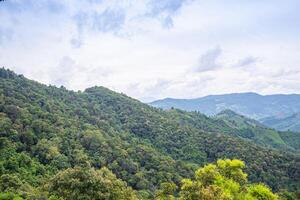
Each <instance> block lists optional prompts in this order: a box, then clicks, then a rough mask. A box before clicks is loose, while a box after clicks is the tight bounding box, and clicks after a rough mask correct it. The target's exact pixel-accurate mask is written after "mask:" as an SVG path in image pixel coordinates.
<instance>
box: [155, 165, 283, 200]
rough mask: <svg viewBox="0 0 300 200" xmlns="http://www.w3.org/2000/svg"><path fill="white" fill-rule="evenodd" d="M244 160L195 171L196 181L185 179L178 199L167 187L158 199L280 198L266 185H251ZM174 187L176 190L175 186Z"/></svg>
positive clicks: (224, 199) (269, 199) (159, 194)
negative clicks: (245, 171)
mask: <svg viewBox="0 0 300 200" xmlns="http://www.w3.org/2000/svg"><path fill="white" fill-rule="evenodd" d="M244 167H245V164H244V162H242V161H240V160H229V159H226V160H218V161H217V164H216V165H215V164H209V165H206V166H204V167H203V168H200V169H198V170H197V171H196V172H195V176H194V179H193V180H191V179H183V180H182V186H181V188H180V191H179V195H178V197H175V195H172V194H174V190H171V191H170V189H169V187H165V185H168V183H165V184H164V185H163V186H164V187H162V188H161V190H160V191H159V192H158V195H157V199H179V200H234V199H236V200H277V199H279V197H278V196H277V195H276V194H274V193H272V191H271V190H270V189H269V188H268V187H267V186H265V185H263V184H248V182H247V178H246V177H247V174H245V173H244V172H243V171H242V169H243V168H244ZM173 188H174V187H173Z"/></svg>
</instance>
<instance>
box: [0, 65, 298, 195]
mask: <svg viewBox="0 0 300 200" xmlns="http://www.w3.org/2000/svg"><path fill="white" fill-rule="evenodd" d="M0 119H1V120H0V155H1V157H0V176H1V179H0V191H1V195H0V199H51V200H58V199H60V200H63V199H64V200H68V199H75V200H76V199H81V200H83V199H154V198H162V199H174V198H181V199H184V198H183V197H182V195H183V196H186V198H185V199H199V198H198V197H197V196H195V197H192V196H193V193H192V192H191V193H189V191H188V192H186V191H185V192H184V191H179V190H178V189H176V188H181V189H183V190H185V189H184V188H189V187H184V186H185V184H191V188H193V189H195V190H197V191H198V189H199V187H200V186H199V185H201V184H204V182H203V181H204V180H203V179H202V178H203V177H202V176H200V178H199V175H197V176H196V175H195V176H196V177H194V172H195V171H196V170H197V169H198V170H197V171H196V174H197V172H199V170H200V169H202V170H209V169H207V168H205V167H204V168H200V169H199V167H203V166H205V165H207V164H208V163H212V162H216V161H217V160H218V159H240V160H243V161H244V162H245V166H244V163H242V164H241V161H239V162H237V163H238V164H237V166H236V167H237V168H238V170H237V171H238V172H239V173H240V172H241V169H240V168H241V167H245V168H243V169H244V171H245V173H247V174H248V177H247V181H248V180H249V183H257V182H260V183H261V185H252V186H251V185H250V186H246V185H244V184H246V183H245V182H243V183H242V182H239V181H236V182H230V181H231V178H232V177H230V176H228V173H229V174H230V170H229V172H228V173H227V172H226V173H225V172H224V171H222V169H221V168H222V167H221V168H220V166H221V165H222V164H220V162H221V163H222V161H218V163H219V164H217V165H207V166H215V167H213V169H214V170H215V171H214V172H212V171H210V172H211V173H213V174H218V176H217V175H216V176H214V177H215V178H212V179H209V180H208V182H210V183H211V184H207V185H206V186H207V187H206V186H205V187H204V186H203V187H201V188H200V189H201V191H202V189H203V192H208V193H209V192H212V193H216V191H214V189H216V190H218V191H220V193H218V194H220V195H223V193H222V189H224V188H225V189H226V192H225V193H226V194H227V193H228V192H229V193H230V195H231V192H230V191H231V190H229V189H228V188H227V186H228V187H230V186H229V185H228V184H225V183H227V181H229V182H230V184H232V185H233V186H235V187H239V188H244V189H245V188H246V189H245V190H247V191H249V195H248V197H249V198H248V197H247V199H262V198H258V197H255V195H254V196H253V195H252V193H251V191H254V193H255V191H256V190H257V191H265V192H266V193H268V194H270V195H271V196H272V195H274V196H272V198H273V197H274V199H277V198H279V197H278V196H277V195H275V194H273V193H272V192H271V190H270V189H272V190H273V191H274V192H276V193H278V194H279V196H281V197H280V198H283V199H297V196H296V195H299V189H300V188H299V187H300V182H299V180H300V156H299V149H300V147H299V144H298V143H297V141H299V137H300V136H299V135H300V134H299V135H298V134H297V133H292V134H289V132H283V133H281V132H277V131H275V130H273V129H268V128H264V127H260V126H258V127H256V126H253V124H251V123H250V125H244V126H243V127H240V126H239V125H237V124H236V122H234V121H232V120H231V121H230V120H228V119H227V120H226V119H224V118H222V117H220V118H209V117H207V116H205V115H203V114H201V113H199V112H185V111H181V110H177V109H171V110H167V111H164V110H161V109H158V108H154V107H151V106H148V105H146V104H143V103H141V102H139V101H137V100H135V99H132V98H130V97H128V96H126V95H124V94H119V93H116V92H113V91H111V90H109V89H106V88H103V87H93V88H88V89H86V90H85V91H83V92H82V91H78V92H74V91H70V90H67V89H66V88H64V87H63V86H62V87H60V88H57V87H55V86H46V85H43V84H40V83H37V82H35V81H32V80H29V79H27V78H25V77H23V76H22V75H17V74H15V73H14V72H12V71H10V70H7V69H4V68H2V69H0ZM234 123H235V125H233V124H234ZM269 134H271V135H273V136H274V137H276V139H275V140H274V137H273V136H271V137H270V136H269ZM253 135H254V136H253ZM224 162H225V161H224ZM229 165H230V163H229ZM233 165H234V166H235V164H233ZM234 169H236V168H235V167H234ZM211 170H212V169H211ZM200 171H201V170H200ZM225 171H226V170H225ZM224 173H225V174H224ZM243 173H244V172H243ZM198 174H199V173H198ZM207 174H208V175H209V173H207ZM193 177H194V178H195V180H194V179H193ZM197 177H198V178H197ZM201 177H202V178H201ZM210 178H211V177H210ZM198 179H199V180H198ZM184 180H185V181H186V182H184ZM187 180H188V181H187ZM225 180H226V181H225ZM182 181H183V182H184V184H182ZM222 181H223V182H222ZM198 182H199V183H198ZM214 184H217V185H216V186H214ZM220 184H221V185H220ZM222 184H223V185H222ZM224 184H225V185H226V187H225V186H224ZM262 184H265V185H266V186H264V185H262ZM160 186H162V187H160ZM221 186H222V187H221ZM223 186H224V187H223ZM268 187H269V188H270V189H268ZM174 188H175V189H174ZM197 188H198V189H197ZM168 189H169V191H166V190H168ZM200 189H199V191H200ZM225 189H224V190H225ZM232 191H235V190H232ZM236 191H237V190H236ZM238 191H239V190H238ZM184 193H188V194H186V195H184ZM225 193H224V194H225ZM258 193H259V192H258ZM165 194H166V195H167V196H163V195H165ZM189 194H191V195H192V196H191V197H190V198H188V197H187V196H188V195H189ZM201 194H202V193H201ZM196 195H199V194H196ZM232 195H233V194H232ZM236 195H238V192H237V193H236ZM233 196H234V195H233ZM225 197H226V195H225V196H224V198H223V197H222V198H223V199H241V197H240V196H239V197H232V198H229V197H228V198H227V197H226V198H225ZM298 197H299V196H298ZM206 199H221V198H219V197H211V198H210V197H208V198H206ZM245 199H246V198H245ZM269 199H271V198H269Z"/></svg>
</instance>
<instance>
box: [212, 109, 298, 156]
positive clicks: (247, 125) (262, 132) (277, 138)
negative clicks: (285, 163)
mask: <svg viewBox="0 0 300 200" xmlns="http://www.w3.org/2000/svg"><path fill="white" fill-rule="evenodd" d="M215 118H217V119H221V120H223V121H224V122H225V123H226V124H227V125H228V126H230V127H232V128H233V129H236V130H237V131H236V132H235V133H236V135H237V136H240V137H242V138H245V139H249V140H251V141H253V142H255V143H257V144H261V145H265V146H270V147H273V148H281V149H284V148H286V149H290V150H291V149H294V150H299V149H300V145H299V144H296V143H295V141H300V134H294V133H291V132H288V133H284V132H278V131H276V130H274V129H271V128H268V127H266V126H264V125H263V124H261V123H260V122H258V121H255V120H253V119H249V118H247V117H244V116H242V115H239V114H237V113H235V112H233V111H231V110H224V111H222V112H220V113H218V114H217V115H216V116H215ZM289 135H290V136H291V137H292V138H293V140H291V139H290V138H291V137H290V138H289V137H287V136H289Z"/></svg>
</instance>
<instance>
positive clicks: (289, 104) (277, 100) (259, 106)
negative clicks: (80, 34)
mask: <svg viewBox="0 0 300 200" xmlns="http://www.w3.org/2000/svg"><path fill="white" fill-rule="evenodd" d="M149 105H152V106H154V107H158V108H162V109H170V108H179V109H182V110H186V111H199V112H202V113H204V114H206V115H209V116H213V115H216V114H217V113H219V112H221V111H222V110H225V109H230V110H233V111H235V112H237V113H239V114H242V115H244V116H247V117H250V118H253V119H256V120H259V119H262V118H266V117H270V116H287V115H290V114H292V113H295V112H300V94H272V95H260V94H257V93H253V92H247V93H230V94H220V95H208V96H204V97H200V98H193V99H176V98H165V99H162V100H156V101H153V102H150V103H149Z"/></svg>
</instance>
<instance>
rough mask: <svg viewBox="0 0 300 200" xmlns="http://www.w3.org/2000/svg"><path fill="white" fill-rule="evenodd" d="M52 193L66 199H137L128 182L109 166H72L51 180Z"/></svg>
mask: <svg viewBox="0 0 300 200" xmlns="http://www.w3.org/2000/svg"><path fill="white" fill-rule="evenodd" d="M49 187H50V189H49V191H50V193H51V194H54V195H56V196H60V197H62V198H63V199H65V200H81V199H94V200H101V199H107V200H133V199H137V198H136V196H135V194H134V192H133V191H132V190H131V188H128V187H127V184H126V183H125V182H123V181H121V180H119V179H117V178H116V176H115V175H114V174H112V173H111V172H110V171H109V170H108V169H107V168H101V169H100V170H95V169H93V168H79V167H76V168H72V169H66V170H64V171H61V172H59V173H58V174H57V175H55V176H54V178H53V179H52V180H51V181H50V186H49Z"/></svg>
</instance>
